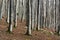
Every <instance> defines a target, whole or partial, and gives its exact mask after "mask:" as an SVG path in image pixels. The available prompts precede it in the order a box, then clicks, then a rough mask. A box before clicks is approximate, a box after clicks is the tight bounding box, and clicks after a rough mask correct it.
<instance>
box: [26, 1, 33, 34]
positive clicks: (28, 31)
mask: <svg viewBox="0 0 60 40" xmlns="http://www.w3.org/2000/svg"><path fill="white" fill-rule="evenodd" d="M31 1H32V0H27V1H26V2H27V3H26V7H27V17H26V18H27V33H26V34H28V35H31V25H32V24H31V16H32V14H31Z"/></svg>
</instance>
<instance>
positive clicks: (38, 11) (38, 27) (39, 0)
mask: <svg viewBox="0 0 60 40" xmlns="http://www.w3.org/2000/svg"><path fill="white" fill-rule="evenodd" d="M40 2H41V0H38V10H37V13H38V20H37V21H38V23H37V25H38V26H37V29H38V30H40V16H41V15H40V14H41V12H40V4H41V3H40Z"/></svg>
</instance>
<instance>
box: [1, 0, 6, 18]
mask: <svg viewBox="0 0 60 40" xmlns="http://www.w3.org/2000/svg"><path fill="white" fill-rule="evenodd" d="M4 13H5V0H3V3H2V9H1V19H2V16H3V14H4Z"/></svg>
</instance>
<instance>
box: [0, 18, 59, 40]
mask: <svg viewBox="0 0 60 40" xmlns="http://www.w3.org/2000/svg"><path fill="white" fill-rule="evenodd" d="M7 29H8V24H7V23H6V21H5V20H4V19H3V20H2V21H1V20H0V40H60V36H57V35H54V34H51V33H50V32H49V31H48V30H47V31H43V30H40V31H36V30H35V31H32V36H27V35H25V33H26V26H25V22H22V23H21V22H20V21H19V20H18V26H17V27H16V28H13V33H11V34H9V33H8V32H6V31H7Z"/></svg>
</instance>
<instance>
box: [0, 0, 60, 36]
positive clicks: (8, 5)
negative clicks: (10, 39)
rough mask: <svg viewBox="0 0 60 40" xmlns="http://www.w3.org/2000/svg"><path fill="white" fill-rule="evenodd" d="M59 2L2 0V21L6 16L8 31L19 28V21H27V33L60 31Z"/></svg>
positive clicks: (53, 0) (0, 12)
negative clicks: (46, 30)
mask: <svg viewBox="0 0 60 40" xmlns="http://www.w3.org/2000/svg"><path fill="white" fill-rule="evenodd" d="M59 7H60V1H59V0H0V20H1V19H2V17H3V15H6V16H7V17H6V22H7V23H9V28H8V31H9V32H12V29H13V27H17V19H18V18H19V20H20V21H21V22H22V21H24V20H26V26H27V33H26V34H29V35H31V31H32V30H40V29H42V28H49V29H50V28H52V27H53V28H54V29H55V32H56V31H58V26H59V25H60V19H59V18H60V8H59Z"/></svg>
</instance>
